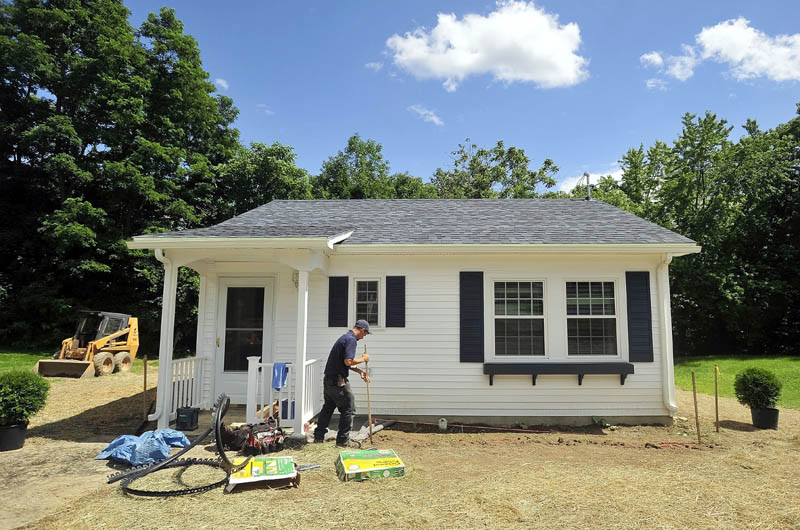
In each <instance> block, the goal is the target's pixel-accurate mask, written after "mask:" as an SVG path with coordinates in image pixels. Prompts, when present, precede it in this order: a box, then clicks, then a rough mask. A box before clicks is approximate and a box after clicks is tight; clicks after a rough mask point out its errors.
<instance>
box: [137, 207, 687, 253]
mask: <svg viewBox="0 0 800 530" xmlns="http://www.w3.org/2000/svg"><path fill="white" fill-rule="evenodd" d="M350 232H352V234H349V233H350ZM236 240H239V241H241V240H248V241H256V240H257V241H261V242H263V243H264V244H267V245H270V246H271V243H279V242H280V243H284V244H285V243H288V242H289V241H290V240H293V241H295V242H296V243H299V242H300V241H305V242H309V243H314V244H313V245H311V246H317V245H321V244H323V243H327V245H328V246H329V247H332V246H333V244H337V243H338V244H339V245H341V246H342V247H350V246H355V245H359V246H361V245H365V246H371V245H375V246H380V245H481V246H483V245H593V246H594V245H612V246H616V245H625V246H628V245H634V246H653V245H669V246H675V245H677V246H679V247H683V248H687V249H688V248H689V247H692V248H694V249H697V250H699V247H697V245H696V243H695V242H694V241H692V240H691V239H689V238H687V237H684V236H682V235H680V234H677V233H675V232H673V231H671V230H668V229H666V228H663V227H661V226H659V225H656V224H654V223H651V222H649V221H646V220H644V219H642V218H640V217H638V216H636V215H633V214H631V213H629V212H626V211H624V210H621V209H619V208H616V207H614V206H611V205H609V204H607V203H605V202H602V201H598V200H590V201H587V200H581V199H471V200H470V199H406V200H308V201H283V200H278V201H272V202H270V203H267V204H265V205H263V206H260V207H258V208H255V209H253V210H250V211H249V212H246V213H243V214H241V215H238V216H236V217H233V218H232V219H229V220H227V221H224V222H222V223H219V224H217V225H214V226H209V227H206V228H196V229H190V230H180V231H176V232H166V233H160V234H146V235H142V236H136V237H134V239H133V241H132V242H129V246H131V247H135V248H158V247H162V246H163V247H164V248H167V247H169V246H171V245H170V242H174V243H176V244H179V245H180V246H185V245H186V244H191V243H198V244H200V243H201V242H203V243H211V244H212V245H213V246H224V242H225V241H230V242H232V243H235V242H236ZM176 246H177V245H176ZM198 246H204V245H198ZM232 246H234V245H232ZM697 250H694V251H697Z"/></svg>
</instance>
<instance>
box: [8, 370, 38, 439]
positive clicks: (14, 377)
mask: <svg viewBox="0 0 800 530" xmlns="http://www.w3.org/2000/svg"><path fill="white" fill-rule="evenodd" d="M48 390H50V382H49V381H48V380H47V379H45V378H44V377H42V376H40V375H38V374H35V373H33V372H31V371H29V370H11V371H8V372H4V373H2V374H0V426H7V425H16V424H19V423H28V418H30V417H31V416H33V415H34V414H36V413H37V412H39V411H40V410H42V408H43V407H44V403H45V400H46V399H47V391H48Z"/></svg>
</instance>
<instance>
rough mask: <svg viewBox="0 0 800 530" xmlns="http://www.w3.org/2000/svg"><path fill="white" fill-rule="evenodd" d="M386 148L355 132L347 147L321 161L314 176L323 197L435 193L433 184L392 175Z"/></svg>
mask: <svg viewBox="0 0 800 530" xmlns="http://www.w3.org/2000/svg"><path fill="white" fill-rule="evenodd" d="M382 151H383V147H382V146H381V144H379V143H377V142H376V141H374V140H363V139H362V138H361V136H359V135H358V134H354V135H353V136H351V137H350V138H349V139H348V140H347V146H346V147H345V148H344V150H342V151H339V152H338V153H337V154H336V155H334V156H332V157H330V158H328V160H326V161H325V162H323V164H322V170H321V171H320V174H319V175H317V176H316V177H314V179H313V194H314V197H316V198H320V199H416V198H430V197H433V196H434V195H435V192H434V189H433V187H432V186H431V185H430V184H428V183H424V182H422V179H420V178H417V177H413V176H411V175H408V174H406V173H396V174H390V173H389V171H390V169H389V162H388V161H386V160H385V159H384V158H383V152H382Z"/></svg>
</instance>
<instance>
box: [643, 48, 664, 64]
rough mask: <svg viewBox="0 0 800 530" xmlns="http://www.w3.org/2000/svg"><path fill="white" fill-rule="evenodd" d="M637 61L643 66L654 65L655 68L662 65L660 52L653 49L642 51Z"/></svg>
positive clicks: (662, 60)
mask: <svg viewBox="0 0 800 530" xmlns="http://www.w3.org/2000/svg"><path fill="white" fill-rule="evenodd" d="M639 62H640V63H642V64H643V65H645V66H655V67H657V68H661V67H662V66H664V59H663V58H662V57H661V54H660V53H658V52H655V51H653V52H647V53H643V54H642V55H641V56H640V57H639Z"/></svg>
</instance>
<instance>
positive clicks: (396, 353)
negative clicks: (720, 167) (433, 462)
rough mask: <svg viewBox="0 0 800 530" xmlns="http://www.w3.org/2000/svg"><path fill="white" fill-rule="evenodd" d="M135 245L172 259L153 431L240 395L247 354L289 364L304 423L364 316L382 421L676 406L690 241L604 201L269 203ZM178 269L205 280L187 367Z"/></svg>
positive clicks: (359, 389)
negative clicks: (680, 266)
mask: <svg viewBox="0 0 800 530" xmlns="http://www.w3.org/2000/svg"><path fill="white" fill-rule="evenodd" d="M128 245H129V247H131V248H152V249H155V254H156V257H157V258H158V259H159V260H160V261H161V262H163V264H164V268H165V280H164V298H163V313H162V324H161V344H160V352H159V359H160V364H159V379H158V381H159V383H158V384H159V387H158V396H159V398H158V401H157V408H156V411H155V413H154V414H153V415H152V416H151V420H156V419H157V420H158V421H159V426H166V424H167V422H168V421H169V419H170V417H171V416H172V417H174V413H175V406H176V404H180V403H193V404H195V405H197V406H200V407H205V408H208V407H210V406H211V404H212V403H213V400H214V397H215V396H216V395H217V394H219V393H220V392H226V393H228V394H229V395H230V396H231V397H232V400H233V402H234V403H237V402H238V403H244V402H245V401H246V399H247V394H248V375H247V369H248V361H247V358H248V357H251V356H259V357H260V358H261V363H264V364H266V365H269V364H270V363H272V362H289V363H291V367H292V385H291V389H290V393H291V395H292V397H293V398H295V402H296V403H298V404H300V411H299V413H298V414H297V417H296V419H295V423H294V424H295V426H297V427H299V426H301V425H302V423H303V422H304V421H307V420H308V419H310V418H311V417H312V416H313V415H314V414H316V413H317V412H318V411H319V407H320V406H321V404H320V397H319V396H320V395H321V392H320V391H319V390H320V389H318V388H317V387H319V385H321V383H320V372H321V370H322V368H323V367H324V361H325V359H326V358H327V355H328V352H329V351H330V348H331V346H332V344H333V343H334V341H335V340H336V338H337V337H339V336H340V335H341V334H342V333H344V332H345V331H346V330H347V329H349V327H350V326H352V324H353V323H354V322H355V321H356V319H359V318H364V319H366V320H368V321H369V322H370V324H371V329H372V333H371V334H370V335H369V336H368V337H367V338H366V339H365V340H363V341H361V342H360V343H359V354H360V352H361V351H362V349H363V347H364V345H366V346H367V347H368V351H369V354H370V356H371V359H372V360H371V361H370V370H371V373H372V380H373V382H372V384H371V385H370V394H371V403H372V412H373V415H375V416H381V417H386V416H391V417H394V418H404V417H405V418H409V417H413V418H419V419H422V418H435V419H438V418H440V417H446V418H448V419H449V420H451V421H481V422H487V423H495V424H498V423H500V424H503V423H505V424H511V423H518V422H524V423H527V424H542V423H576V422H589V421H591V418H592V417H602V418H605V419H607V420H609V421H616V422H627V423H650V422H661V423H665V422H669V421H671V418H672V416H673V415H674V413H675V411H676V405H675V397H674V394H675V391H674V381H673V367H672V338H671V320H670V296H669V273H668V269H669V264H670V261H671V260H672V258H673V257H677V256H682V255H686V254H689V253H695V252H699V251H700V247H699V246H698V245H697V244H696V243H695V242H694V241H692V240H690V239H687V238H685V237H683V236H681V235H679V234H676V233H674V232H671V231H670V230H667V229H665V228H662V227H660V226H657V225H655V224H653V223H650V222H648V221H645V220H643V219H641V218H639V217H637V216H635V215H632V214H630V213H628V212H625V211H623V210H620V209H618V208H615V207H613V206H610V205H608V204H606V203H604V202H601V201H597V200H577V199H576V200H560V199H559V200H556V199H520V200H486V199H484V200H336V201H273V202H270V203H268V204H265V205H264V206H261V207H259V208H256V209H254V210H251V211H249V212H247V213H244V214H242V215H239V216H237V217H234V218H233V219H230V220H228V221H225V222H223V223H220V224H218V225H216V226H211V227H208V228H200V229H193V230H183V231H179V232H170V233H163V234H149V235H143V236H138V237H135V238H134V239H133V241H131V242H129V243H128ZM179 267H191V268H192V269H194V270H196V271H197V272H198V273H199V275H200V302H199V308H198V310H199V311H198V313H199V318H198V325H197V328H198V329H197V357H196V360H193V361H188V362H191V363H193V364H192V365H191V366H188V365H185V366H180V365H181V361H173V360H172V342H173V327H174V314H175V309H174V304H175V288H176V278H177V271H178V268H179ZM294 367H303V369H297V370H295V369H294ZM253 380H254V379H252V378H251V381H250V386H251V387H252V386H253V384H254V383H253ZM181 381H183V382H184V383H183V384H184V385H185V382H186V381H189V382H190V383H191V384H192V385H193V386H191V387H185V386H184V387H180V388H179V387H178V386H176V385H177V384H178V383H176V382H181ZM351 382H352V386H353V390H354V392H355V393H356V397H357V403H358V404H359V406H360V407H361V409H362V410H361V411H362V412H364V409H365V404H366V400H365V397H366V396H365V387H364V384H363V383H362V382H361V381H360V380H359V379H358V378H352V379H351ZM186 388H189V390H188V391H187V390H186ZM181 392H183V393H188V394H189V396H190V397H189V399H188V400H186V399H183V400H181V399H179V398H178V397H176V396H177V394H180V393H181ZM251 401H252V389H251Z"/></svg>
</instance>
